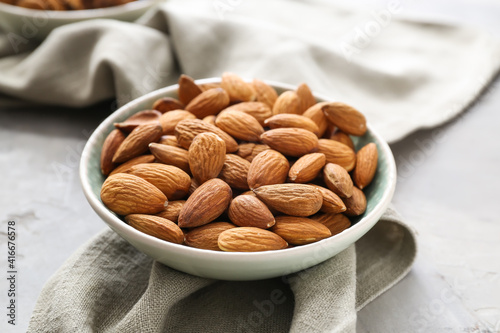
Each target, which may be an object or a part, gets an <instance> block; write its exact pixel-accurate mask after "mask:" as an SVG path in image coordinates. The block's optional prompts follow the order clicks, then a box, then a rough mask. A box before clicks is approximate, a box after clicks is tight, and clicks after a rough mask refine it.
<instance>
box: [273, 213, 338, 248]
mask: <svg viewBox="0 0 500 333" xmlns="http://www.w3.org/2000/svg"><path fill="white" fill-rule="evenodd" d="M271 231H272V232H274V233H276V234H278V235H279V236H281V237H282V238H283V239H284V240H286V241H287V242H288V243H289V244H292V245H304V244H310V243H314V242H317V241H320V240H322V239H325V238H328V237H330V236H331V235H332V233H331V232H330V230H329V229H328V228H327V227H326V226H324V225H323V224H321V223H318V222H316V221H314V220H311V219H308V218H305V217H296V216H278V217H276V224H275V225H274V226H273V227H272V228H271Z"/></svg>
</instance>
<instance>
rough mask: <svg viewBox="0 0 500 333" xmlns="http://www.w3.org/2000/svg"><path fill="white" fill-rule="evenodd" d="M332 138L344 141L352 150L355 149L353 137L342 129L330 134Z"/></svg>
mask: <svg viewBox="0 0 500 333" xmlns="http://www.w3.org/2000/svg"><path fill="white" fill-rule="evenodd" d="M330 139H332V140H334V141H338V142H340V143H343V144H345V145H346V146H347V147H349V148H351V149H352V150H354V143H353V142H352V139H351V137H350V136H349V135H348V134H346V133H344V132H342V131H340V130H337V131H335V132H334V133H333V134H332V135H331V136H330Z"/></svg>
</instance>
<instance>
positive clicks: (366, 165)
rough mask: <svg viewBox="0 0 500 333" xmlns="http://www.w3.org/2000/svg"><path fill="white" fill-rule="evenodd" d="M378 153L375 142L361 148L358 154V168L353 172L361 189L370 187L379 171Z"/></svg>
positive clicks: (353, 177) (355, 181) (354, 178)
mask: <svg viewBox="0 0 500 333" xmlns="http://www.w3.org/2000/svg"><path fill="white" fill-rule="evenodd" d="M377 161H378V151H377V145H376V144H375V143H373V142H371V143H369V144H367V145H366V146H364V147H363V148H361V149H360V150H359V151H358V153H357V154H356V168H355V169H354V171H353V172H352V179H353V180H354V183H356V186H357V187H358V188H359V189H361V190H362V189H364V188H365V187H366V186H368V185H370V183H371V182H372V180H373V177H374V176H375V172H376V171H377Z"/></svg>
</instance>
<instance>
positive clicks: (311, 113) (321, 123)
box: [302, 102, 328, 138]
mask: <svg viewBox="0 0 500 333" xmlns="http://www.w3.org/2000/svg"><path fill="white" fill-rule="evenodd" d="M326 104H328V103H327V102H320V103H316V104H314V105H313V106H311V107H310V108H308V109H307V110H306V111H304V113H303V114H302V115H303V116H304V117H307V118H309V119H311V120H312V121H314V123H315V124H316V125H317V126H318V137H320V138H321V137H322V136H323V134H325V131H326V128H327V126H328V122H327V121H326V117H325V114H324V113H323V110H322V109H321V108H322V107H323V106H324V105H326Z"/></svg>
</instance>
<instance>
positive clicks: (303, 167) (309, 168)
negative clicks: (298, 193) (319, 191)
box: [288, 153, 326, 183]
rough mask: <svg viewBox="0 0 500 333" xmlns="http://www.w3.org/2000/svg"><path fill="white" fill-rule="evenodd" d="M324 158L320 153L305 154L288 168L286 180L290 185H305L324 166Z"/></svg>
mask: <svg viewBox="0 0 500 333" xmlns="http://www.w3.org/2000/svg"><path fill="white" fill-rule="evenodd" d="M325 163H326V158H325V155H324V154H322V153H311V154H306V155H304V156H302V157H301V158H299V159H298V160H297V161H296V162H295V163H294V164H293V165H292V167H291V168H290V171H289V172H288V179H289V180H290V181H291V182H292V183H307V182H310V181H312V180H313V179H315V178H316V177H317V176H318V174H319V172H320V171H321V169H322V168H323V167H324V166H325Z"/></svg>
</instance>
